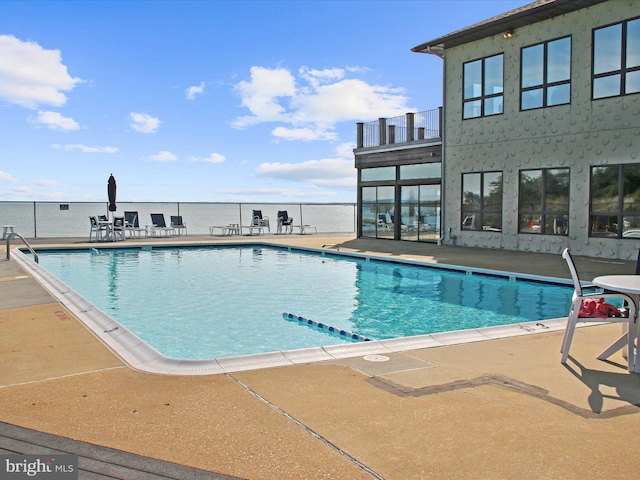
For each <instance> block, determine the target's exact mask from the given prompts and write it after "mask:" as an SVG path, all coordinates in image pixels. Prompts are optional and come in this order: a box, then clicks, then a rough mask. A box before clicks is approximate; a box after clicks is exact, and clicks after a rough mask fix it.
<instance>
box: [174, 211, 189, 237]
mask: <svg viewBox="0 0 640 480" xmlns="http://www.w3.org/2000/svg"><path fill="white" fill-rule="evenodd" d="M171 227H172V228H174V229H175V231H176V233H177V234H178V235H182V230H184V234H185V235H186V234H187V224H186V223H184V222H183V221H182V216H181V215H171Z"/></svg>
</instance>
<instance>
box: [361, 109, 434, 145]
mask: <svg viewBox="0 0 640 480" xmlns="http://www.w3.org/2000/svg"><path fill="white" fill-rule="evenodd" d="M441 125H442V107H438V108H436V109H433V110H426V111H424V112H417V113H407V114H405V115H403V116H400V117H392V118H379V119H378V120H375V121H373V122H367V123H363V122H359V123H357V129H358V133H357V144H356V149H359V148H368V147H379V146H381V145H398V144H407V143H413V142H422V141H424V140H431V141H433V140H439V139H441V138H442V135H441V129H440V128H441Z"/></svg>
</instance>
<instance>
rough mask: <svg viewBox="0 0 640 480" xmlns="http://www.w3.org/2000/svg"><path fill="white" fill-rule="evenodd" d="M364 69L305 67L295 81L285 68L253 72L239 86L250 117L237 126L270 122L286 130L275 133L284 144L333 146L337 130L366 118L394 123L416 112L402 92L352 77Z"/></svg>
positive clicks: (262, 69) (239, 122)
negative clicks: (326, 142)
mask: <svg viewBox="0 0 640 480" xmlns="http://www.w3.org/2000/svg"><path fill="white" fill-rule="evenodd" d="M364 71H365V69H363V68H360V67H350V68H347V69H340V68H327V69H324V70H315V69H310V68H307V67H302V68H300V69H299V71H298V77H297V78H296V77H295V76H294V75H293V74H292V73H291V72H290V71H289V70H287V69H285V68H275V69H268V68H264V67H257V66H254V67H252V68H251V78H250V80H248V81H242V82H239V83H238V84H237V85H236V87H235V88H236V92H237V93H238V94H239V95H240V97H241V98H242V106H244V107H246V108H247V109H248V110H249V112H250V114H249V115H245V116H241V117H238V118H236V119H235V120H234V121H233V123H232V125H233V126H234V127H236V128H246V127H249V126H251V125H256V124H260V123H265V122H279V123H282V124H284V125H281V126H278V127H276V128H274V129H273V130H272V135H274V136H275V137H276V138H278V139H283V140H305V141H309V140H334V139H335V138H337V135H336V134H335V132H334V129H335V126H336V124H337V123H340V122H351V121H357V120H363V119H367V118H378V117H381V116H382V117H395V116H400V115H404V114H405V113H406V112H408V111H412V110H413V109H412V108H410V107H408V106H407V102H408V98H407V97H406V96H405V92H404V90H403V89H402V88H392V87H389V86H382V85H371V84H369V83H367V82H365V81H363V80H360V79H357V78H348V75H356V74H360V73H363V72H364Z"/></svg>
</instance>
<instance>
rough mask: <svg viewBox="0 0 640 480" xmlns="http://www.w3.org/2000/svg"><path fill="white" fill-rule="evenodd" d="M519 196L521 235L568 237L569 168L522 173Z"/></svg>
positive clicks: (523, 171) (519, 226)
mask: <svg viewBox="0 0 640 480" xmlns="http://www.w3.org/2000/svg"><path fill="white" fill-rule="evenodd" d="M519 194H520V195H519V202H518V232H519V233H535V234H542V235H568V232H569V169H568V168H550V169H541V170H522V171H521V172H520V189H519Z"/></svg>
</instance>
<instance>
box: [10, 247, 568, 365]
mask: <svg viewBox="0 0 640 480" xmlns="http://www.w3.org/2000/svg"><path fill="white" fill-rule="evenodd" d="M234 245H242V246H247V245H258V246H266V247H272V248H273V247H275V248H283V249H287V250H289V251H296V250H297V251H307V252H313V253H320V254H321V255H326V254H329V255H332V256H348V257H356V258H362V259H365V260H366V261H369V260H376V261H383V262H389V263H402V264H409V265H421V266H426V267H430V268H439V269H447V270H456V271H462V272H466V273H467V274H482V275H490V276H500V277H506V278H509V279H510V280H511V279H513V280H514V281H515V280H517V279H523V280H530V281H531V280H532V281H539V282H544V283H557V284H564V285H571V281H569V280H567V279H562V278H555V277H542V276H536V275H529V274H521V273H513V272H504V271H499V270H488V269H479V268H470V267H460V266H457V265H448V264H437V265H436V264H431V263H428V262H424V261H419V260H411V259H395V258H388V257H381V256H376V255H370V254H359V253H356V252H339V251H336V250H330V251H327V250H325V249H318V248H311V247H298V246H295V247H294V246H290V245H281V244H274V243H263V242H251V243H249V244H247V243H246V242H238V243H237V244H236V243H226V244H225V246H234ZM182 246H184V247H194V246H196V245H176V244H171V245H169V246H166V245H154V247H155V248H179V247H182ZM197 246H200V247H202V246H208V245H206V244H199V245H197ZM211 246H213V245H211ZM119 248H142V247H141V246H140V245H137V246H135V247H133V246H132V247H119ZM45 249H46V250H69V249H70V248H69V247H46V248H45ZM75 249H81V250H90V249H91V248H90V247H80V248H78V247H75ZM41 250H43V249H41ZM12 253H13V254H14V258H15V260H16V261H17V262H18V263H20V264H21V265H22V266H23V268H25V270H27V271H28V272H29V273H30V274H31V275H32V276H33V277H34V279H35V280H36V281H38V282H39V283H40V284H41V285H42V286H43V287H44V288H45V289H46V290H47V291H48V292H49V293H50V294H51V295H52V296H53V297H54V298H55V299H56V300H58V301H59V302H60V303H61V304H62V305H64V306H65V307H66V308H67V309H68V310H69V311H70V312H71V313H72V314H73V315H74V316H75V317H76V318H78V320H79V321H80V323H81V324H83V325H84V326H85V327H86V328H87V329H88V330H89V331H90V332H91V333H93V334H94V336H96V337H97V338H98V339H99V340H100V341H101V342H102V343H103V344H104V345H105V346H106V347H107V348H109V349H110V350H111V351H112V352H113V353H114V354H115V355H116V356H117V357H119V358H120V359H121V360H122V361H123V362H124V363H126V364H127V365H128V366H130V367H131V368H133V369H135V370H139V371H142V372H147V373H154V374H163V375H214V374H221V373H233V372H241V371H247V370H258V369H262V368H272V367H280V366H290V365H296V364H307V363H315V362H322V361H332V360H340V359H344V358H353V357H360V356H366V355H374V354H382V355H384V354H389V353H394V352H405V351H409V350H418V349H425V348H433V347H442V346H447V345H457V344H463V343H473V342H481V341H487V340H495V339H500V338H509V337H515V336H521V335H531V334H535V333H543V332H552V331H558V330H564V329H565V326H566V317H562V318H556V319H547V320H538V321H531V322H522V323H516V324H509V325H499V326H492V327H482V328H476V329H466V330H455V331H448V332H440V333H432V334H425V335H418V336H412V337H401V338H392V339H387V340H371V341H367V342H358V343H349V344H341V345H327V346H323V347H311V348H304V349H298V350H283V351H275V352H268V353H258V354H251V355H242V356H232V357H222V358H213V359H206V360H181V359H175V358H170V357H166V356H164V355H162V354H161V353H160V352H158V351H157V350H155V349H154V348H153V347H151V346H150V345H148V344H147V343H145V342H144V341H143V340H141V339H140V338H139V337H138V336H137V335H135V334H134V333H133V332H131V331H130V330H128V329H127V328H126V327H124V326H123V325H121V324H120V323H119V322H118V321H117V320H115V319H114V318H112V317H111V316H109V315H107V314H106V313H105V312H103V311H102V310H100V309H99V308H98V307H96V306H95V305H93V304H92V303H91V302H89V301H88V300H87V299H85V298H84V297H83V296H81V295H80V294H78V293H77V292H75V291H74V290H73V289H72V288H71V287H69V286H68V285H66V284H65V283H64V282H62V281H61V280H59V279H58V278H57V277H55V276H54V275H52V274H51V273H49V272H48V271H47V270H46V269H44V268H43V267H41V266H40V265H39V264H38V263H36V262H35V261H33V260H32V259H30V258H29V257H27V256H26V255H25V254H24V253H23V252H22V251H21V250H20V249H13V250H12Z"/></svg>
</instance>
